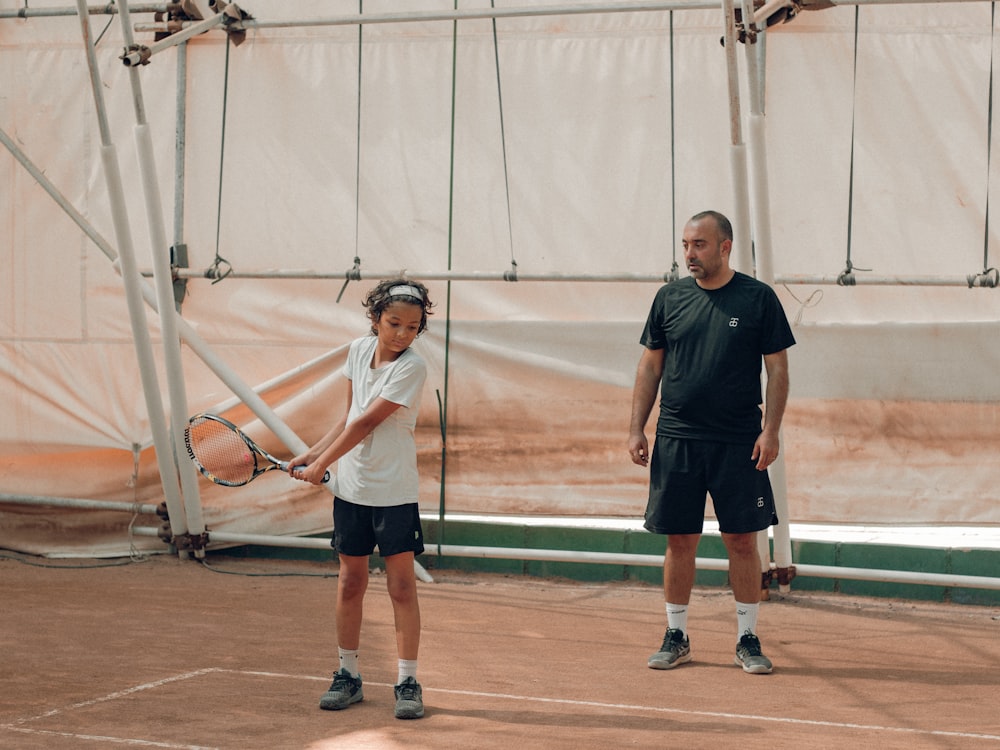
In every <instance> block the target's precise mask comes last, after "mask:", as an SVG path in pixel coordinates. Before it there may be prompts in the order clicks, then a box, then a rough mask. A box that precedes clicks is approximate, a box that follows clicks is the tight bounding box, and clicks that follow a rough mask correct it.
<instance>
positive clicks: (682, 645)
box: [646, 628, 691, 669]
mask: <svg viewBox="0 0 1000 750" xmlns="http://www.w3.org/2000/svg"><path fill="white" fill-rule="evenodd" d="M689 661H691V643H690V641H688V637H687V636H686V635H684V632H683V631H681V630H677V628H667V632H666V635H664V636H663V645H662V646H660V650H659V651H657V652H656V653H655V654H653V655H652V656H650V657H649V661H647V662H646V665H647V666H648V667H649V668H650V669H673V668H674V667H676V666H677V665H678V664H684V663H685V662H689Z"/></svg>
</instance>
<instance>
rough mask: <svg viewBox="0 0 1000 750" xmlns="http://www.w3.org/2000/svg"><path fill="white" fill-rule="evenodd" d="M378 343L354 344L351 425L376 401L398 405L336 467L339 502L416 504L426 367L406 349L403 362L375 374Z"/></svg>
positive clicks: (369, 339)
mask: <svg viewBox="0 0 1000 750" xmlns="http://www.w3.org/2000/svg"><path fill="white" fill-rule="evenodd" d="M377 344H378V338H377V337H375V336H364V337H362V338H360V339H357V340H355V341H353V342H352V343H351V347H350V349H349V350H348V354H347V362H346V363H345V364H344V369H343V372H344V376H345V377H347V378H348V379H349V380H350V381H351V389H352V399H351V408H350V411H349V412H348V414H347V422H348V424H350V423H351V422H353V421H354V420H356V419H357V418H358V417H360V416H361V415H362V414H363V413H364V412H365V410H366V409H367V408H368V407H369V405H370V404H371V403H372V401H374V400H375V399H376V398H379V397H382V398H384V399H385V400H386V401H392V402H393V403H394V404H400V408H398V409H396V410H395V411H394V412H393V413H392V414H390V415H389V416H388V417H387V418H386V419H385V420H384V421H383V422H382V423H381V424H380V425H379V426H378V427H376V428H375V429H374V430H372V431H371V432H370V433H369V434H368V436H367V437H366V438H365V439H364V440H362V441H361V442H360V443H358V444H357V445H356V446H354V448H352V449H351V450H350V451H348V452H347V453H346V454H345V455H344V456H342V457H341V458H340V461H339V462H338V465H337V479H336V482H337V484H336V488H335V492H336V494H337V497H340V498H342V499H344V500H348V501H350V502H352V503H356V504H358V505H369V506H377V507H388V506H391V505H403V504H405V503H415V502H417V500H418V497H419V488H420V486H419V485H420V481H419V477H418V475H417V444H416V440H414V437H413V430H414V428H415V427H416V424H417V411H418V410H419V408H420V397H421V395H422V393H423V387H424V381H425V380H426V379H427V364H426V363H425V362H424V359H423V357H421V356H420V355H419V354H417V353H416V352H415V351H413V348H412V347H411V348H409V349H406V351H404V352H403V353H402V354H400V355H399V357H398V358H397V359H396V360H395V361H393V362H390V363H389V364H387V365H384V366H382V367H380V368H378V369H377V370H375V369H372V367H371V363H372V357H373V356H374V354H375V347H376V345H377Z"/></svg>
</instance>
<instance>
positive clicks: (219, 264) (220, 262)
mask: <svg viewBox="0 0 1000 750" xmlns="http://www.w3.org/2000/svg"><path fill="white" fill-rule="evenodd" d="M229 48H230V44H229V35H228V34H227V35H226V70H225V75H224V77H223V84H222V138H221V143H220V144H219V195H218V199H217V200H216V208H215V260H213V261H212V265H211V266H210V267H209V268H208V270H207V271H205V276H206V277H207V278H210V279H212V283H213V284H218V283H219V282H220V281H222V280H223V279H224V278H226V277H227V276H228V275H229V274H231V273H232V272H233V267H232V265H230V263H229V261H228V260H226V259H225V258H223V257H222V256H221V255H219V235H220V233H221V231H222V174H223V165H224V164H225V163H226V112H227V111H228V102H229Z"/></svg>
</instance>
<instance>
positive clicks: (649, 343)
mask: <svg viewBox="0 0 1000 750" xmlns="http://www.w3.org/2000/svg"><path fill="white" fill-rule="evenodd" d="M683 247H684V261H685V263H686V265H687V268H688V271H689V273H690V277H688V278H685V279H681V280H679V281H675V282H672V283H670V284H667V285H665V286H663V287H661V288H660V290H659V291H658V292H657V294H656V297H655V299H654V300H653V304H652V307H651V309H650V313H649V317H648V319H647V321H646V327H645V329H644V330H643V333H642V337H641V339H640V342H641V343H642V345H643V346H644V347H645V349H644V350H643V353H642V356H641V357H640V359H639V366H638V370H637V372H636V378H635V390H634V392H633V396H632V421H631V427H630V430H629V445H628V448H629V454H630V456H631V458H632V461H633V463H636V464H639V465H640V466H647V465H648V466H649V467H650V483H649V501H648V504H647V507H646V521H645V527H646V529H648V530H649V531H651V532H653V533H656V534H665V535H666V536H667V550H666V554H665V556H664V562H663V593H664V599H665V602H666V612H667V631H666V634H665V636H664V638H663V645H662V646H661V647H660V650H659V651H658V652H657V653H655V654H653V655H652V656H650V657H649V661H648V666H649V667H650V668H651V669H672V668H673V667H676V666H678V665H679V664H683V663H685V662H689V661H691V645H690V641H689V638H688V634H687V610H688V604H689V602H690V598H691V590H692V588H693V586H694V578H695V556H696V552H697V548H698V541H699V540H700V538H701V533H702V528H703V521H704V516H705V499H706V495H708V494H710V495H711V496H712V504H713V506H714V508H715V515H716V518H717V519H718V521H719V530H720V532H721V534H722V540H723V542H724V543H725V546H726V551H727V553H728V557H729V583H730V586H731V588H732V591H733V597H734V598H735V600H736V615H737V639H738V640H737V644H736V657H735V663H736V664H737V665H739V666H742V667H743V669H744V671H746V672H750V673H752V674H767V673H770V672H771V669H772V666H771V661H770V660H769V659H768V658H767V657H766V656H764V654H763V653H762V652H761V647H760V640H759V639H758V637H757V634H756V633H757V610H758V606H759V602H760V581H761V576H760V560H759V556H758V553H757V532H758V531H761V530H762V529H766V528H767V527H768V526H772V525H774V524H776V523H777V521H778V519H777V515H776V513H775V509H774V496H773V493H772V491H771V483H770V480H769V479H768V475H767V467H768V466H769V465H770V464H771V463H772V462H773V461H774V460H775V459H776V458H777V457H778V449H779V445H778V443H779V430H780V427H781V419H782V416H783V415H784V411H785V404H786V402H787V400H788V353H787V349H788V347H790V346H792V345H793V344H794V343H795V339H794V337H793V336H792V331H791V327H790V326H789V325H788V320H787V318H786V317H785V312H784V310H783V309H782V307H781V303H780V302H779V301H778V298H777V295H775V293H774V290H773V289H771V288H770V287H769V286H767V285H766V284H764V283H762V282H759V281H757V280H756V279H753V278H751V277H750V276H747V275H745V274H742V273H739V272H738V271H736V270H734V269H732V268H730V265H729V260H730V253H731V252H732V247H733V229H732V225H731V224H730V222H729V220H728V219H727V218H726V217H725V216H723V215H722V214H720V213H718V212H716V211H704V212H702V213H699V214H696V215H695V216H693V217H692V218H691V219H690V220H689V221H688V223H687V224H686V225H685V227H684V236H683ZM762 360H763V363H764V367H765V368H766V371H767V390H766V399H765V400H764V404H765V408H764V413H763V422H762V414H761V408H760V405H761V387H760V382H761V380H760V375H761V361H762ZM657 388H659V390H660V413H659V417H658V419H657V423H656V440H655V442H654V444H653V452H652V455H651V454H650V452H649V445H648V443H647V441H646V435H645V427H646V422H647V421H648V419H649V415H650V413H651V411H652V409H653V405H654V403H655V402H656V393H657Z"/></svg>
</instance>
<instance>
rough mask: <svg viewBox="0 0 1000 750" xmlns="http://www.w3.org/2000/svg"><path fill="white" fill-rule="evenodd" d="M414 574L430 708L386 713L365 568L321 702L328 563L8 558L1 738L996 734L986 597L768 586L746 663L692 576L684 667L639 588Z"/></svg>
mask: <svg viewBox="0 0 1000 750" xmlns="http://www.w3.org/2000/svg"><path fill="white" fill-rule="evenodd" d="M49 566H59V567H49ZM430 572H431V573H432V574H433V576H434V582H433V583H420V584H419V585H420V596H421V605H422V612H423V620H424V629H423V641H422V647H421V659H420V671H419V679H420V681H421V683H422V684H423V686H424V702H425V705H426V716H425V717H424V718H423V719H421V720H419V721H399V720H396V719H394V718H393V715H392V709H393V698H392V683H393V682H394V681H395V677H396V656H395V647H394V637H393V627H392V615H391V610H390V604H389V599H388V596H387V595H386V593H385V589H384V579H382V578H381V577H380V576H378V575H374V576H373V577H372V586H371V588H370V589H369V595H368V597H367V599H366V611H365V625H364V628H363V633H362V641H363V642H362V675H363V677H364V679H365V700H364V701H363V702H362V703H359V704H356V705H354V706H352V707H350V708H349V709H347V710H345V711H337V712H327V711H321V710H320V709H319V708H318V706H317V702H318V699H319V696H320V694H321V693H322V692H323V691H324V690H325V689H326V688H327V686H328V684H329V680H330V673H331V671H332V669H333V667H334V662H335V658H336V643H335V637H334V631H333V616H334V593H335V588H336V578H335V577H333V576H334V575H335V573H336V565H335V564H334V563H332V562H331V563H329V564H324V563H319V562H314V561H298V560H272V559H267V560H253V559H240V558H235V557H230V556H222V555H219V556H215V555H211V554H210V555H209V556H208V557H207V558H206V561H205V563H204V564H202V563H200V562H198V561H195V560H179V559H177V558H174V557H167V556H157V557H153V558H151V559H149V560H146V561H143V562H134V563H126V564H120V565H114V566H108V563H106V562H102V561H91V562H87V561H79V560H70V561H53V560H41V559H39V558H33V557H30V556H25V555H16V554H5V555H4V556H3V557H2V558H0V581H2V593H3V616H2V626H0V627H2V631H0V635H2V643H3V653H2V657H0V665H2V666H0V669H2V684H3V690H2V693H0V747H4V748H19V749H23V750H36V749H40V748H44V749H45V750H63V749H64V748H114V747H122V748H128V747H143V748H146V747H155V748H220V749H224V750H237V749H241V748H271V749H277V748H304V749H308V750H325V749H327V748H351V749H352V750H353V749H368V748H372V749H374V748H377V749H379V750H383V749H390V750H391V749H394V748H407V749H408V750H413V749H422V748H427V749H428V750H431V749H434V750H438V749H441V748H505V749H506V748H662V747H672V746H677V747H688V748H708V747H713V748H714V747H752V748H807V747H815V748H858V747H864V748H868V747H878V748H881V749H883V750H888V749H889V748H906V749H907V750H914V749H916V748H935V749H939V748H1000V709H998V697H1000V669H998V667H1000V611H998V610H996V609H995V608H990V607H973V606H967V605H966V606H963V605H948V604H935V603H927V602H908V601H900V600H886V599H864V598H857V597H846V596H840V595H833V594H816V593H812V592H795V591H794V589H793V591H792V592H791V593H789V594H786V595H781V594H772V597H771V600H770V601H767V602H765V603H763V605H762V611H761V627H760V632H761V636H762V640H763V643H764V645H765V652H766V653H767V654H768V655H769V656H770V657H771V658H772V659H773V660H774V662H775V671H774V673H773V674H771V675H748V674H745V673H743V672H742V670H740V669H738V668H737V667H736V666H734V665H733V663H732V658H733V649H734V643H735V633H734V632H733V629H734V627H735V626H734V616H733V614H732V604H731V601H732V600H731V597H730V595H729V592H728V590H724V589H716V588H697V589H696V593H695V598H694V600H693V605H692V611H691V620H690V628H691V640H692V648H693V654H694V661H693V662H692V663H691V664H688V665H684V666H682V667H680V668H678V669H675V670H671V671H668V672H662V671H654V670H650V669H647V668H646V666H645V664H646V657H647V656H648V654H649V653H650V652H651V651H653V650H655V648H656V647H657V646H658V645H659V641H660V639H661V638H662V634H663V633H662V631H663V625H664V622H663V615H662V603H661V593H660V590H659V588H658V587H656V586H650V585H646V584H639V583H621V584H606V583H602V584H599V585H595V584H586V583H577V582H570V581H564V580H550V579H538V578H529V577H507V576H501V575H492V574H473V573H460V572H454V571H452V572H449V571H447V570H434V569H431V571H430Z"/></svg>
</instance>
